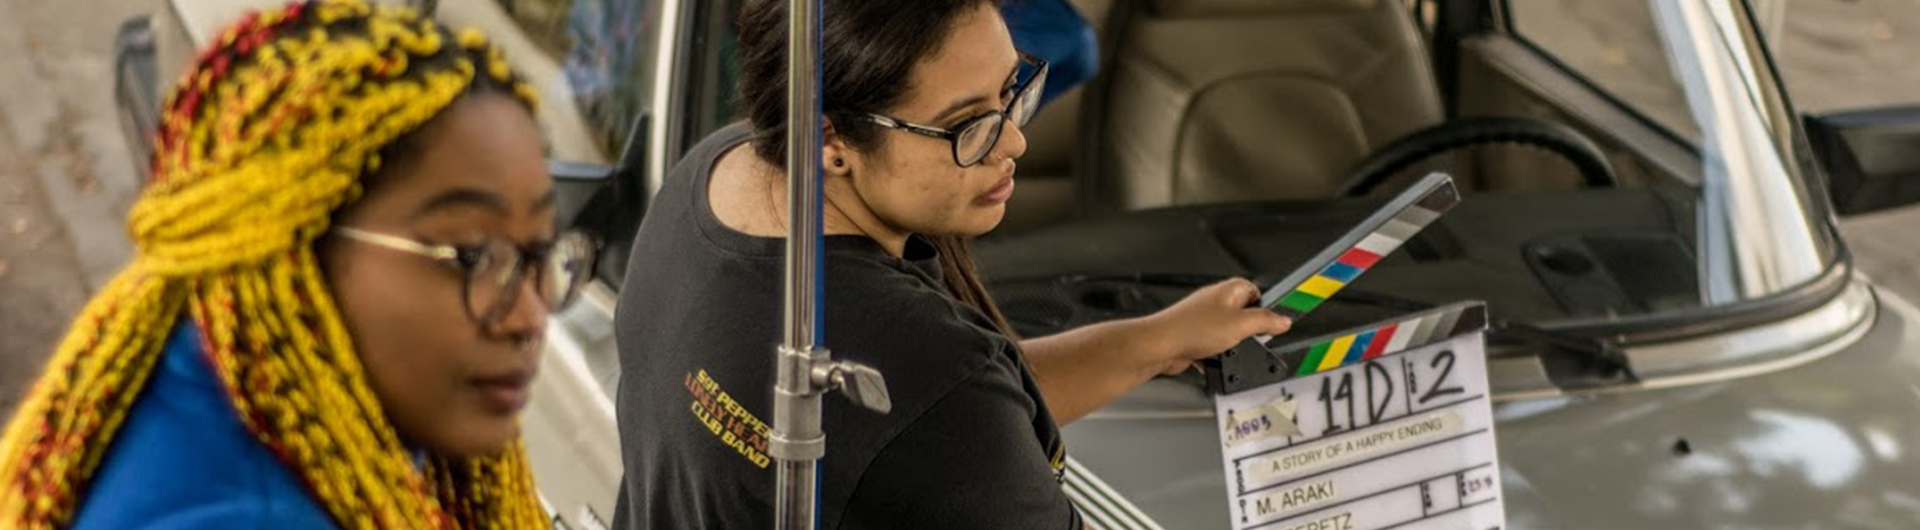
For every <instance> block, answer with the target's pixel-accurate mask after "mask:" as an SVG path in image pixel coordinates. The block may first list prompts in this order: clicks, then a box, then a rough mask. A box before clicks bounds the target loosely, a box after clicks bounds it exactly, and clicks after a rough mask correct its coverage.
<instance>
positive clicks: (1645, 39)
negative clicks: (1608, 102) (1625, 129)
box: [1508, 0, 1700, 143]
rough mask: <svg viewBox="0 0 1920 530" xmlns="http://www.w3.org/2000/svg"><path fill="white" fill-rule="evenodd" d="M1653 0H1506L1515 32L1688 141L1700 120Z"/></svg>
mask: <svg viewBox="0 0 1920 530" xmlns="http://www.w3.org/2000/svg"><path fill="white" fill-rule="evenodd" d="M1653 5H1654V4H1653V3H1652V2H1645V1H1627V2H1590V1H1589V2H1581V1H1577V0H1511V1H1509V2H1508V14H1509V16H1510V17H1511V21H1512V24H1513V28H1512V29H1513V32H1514V33H1515V34H1516V35H1519V37H1520V38H1521V39H1523V40H1525V41H1527V42H1529V43H1532V44H1533V45H1534V46H1537V47H1539V48H1540V49H1541V50H1542V51H1544V52H1546V53H1547V55H1549V56H1551V57H1552V58H1553V59H1554V60H1556V61H1558V62H1559V63H1560V64H1561V65H1562V66H1564V67H1566V68H1567V69H1569V70H1572V71H1573V72H1574V73H1575V74H1577V75H1579V76H1580V77H1581V78H1583V79H1585V80H1586V81H1587V82H1588V83H1591V84H1594V85H1595V86H1597V87H1599V88H1600V89H1601V90H1602V91H1604V92H1606V93H1607V94H1608V95H1610V96H1612V97H1614V98H1616V99H1618V100H1620V101H1621V102H1623V103H1625V104H1626V106H1627V107H1629V108H1631V109H1632V110H1633V111H1634V112H1636V113H1638V114H1640V115H1641V116H1642V117H1644V118H1646V119H1648V120H1650V121H1652V122H1653V123H1654V124H1655V125H1656V126H1658V127H1660V128H1662V129H1665V130H1666V131H1667V132H1669V133H1672V134H1674V135H1675V136H1677V137H1679V138H1682V139H1685V140H1686V141H1687V142H1690V143H1692V142H1699V141H1700V127H1699V126H1698V125H1696V124H1695V122H1694V118H1693V116H1692V114H1691V113H1690V112H1688V109H1687V100H1686V94H1685V93H1684V92H1683V91H1682V90H1681V83H1680V80H1679V79H1678V78H1677V77H1676V76H1675V72H1674V71H1673V63H1672V61H1670V60H1669V57H1668V51H1669V50H1667V49H1666V47H1665V45H1664V44H1663V41H1662V40H1661V37H1660V34H1659V27H1658V24H1660V23H1661V20H1660V19H1659V18H1657V17H1656V16H1655V11H1654V9H1653Z"/></svg>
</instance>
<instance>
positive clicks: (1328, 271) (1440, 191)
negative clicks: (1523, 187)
mask: <svg viewBox="0 0 1920 530" xmlns="http://www.w3.org/2000/svg"><path fill="white" fill-rule="evenodd" d="M1457 204H1460V191H1459V190H1458V189H1457V188H1455V187H1454V185H1453V177H1449V176H1447V175H1446V174H1445V173H1432V174H1428V175H1427V176H1425V177H1423V178H1421V179H1420V181H1419V182H1416V183H1414V185H1413V186H1412V187H1410V188H1407V189H1406V191H1402V192H1400V194H1399V195H1398V196H1395V197H1394V198H1393V200H1391V201H1388V202H1387V204H1386V205H1385V206H1382V207H1380V209H1379V210H1375V211H1374V212H1373V214H1372V215H1369V216H1367V218H1366V219H1365V220H1363V221H1361V222H1360V224H1358V225H1355V226H1354V227H1353V229H1352V230H1349V231H1347V233H1346V234H1345V235H1342V236H1340V238H1339V239H1336V240H1334V242H1333V244H1331V245H1328V246H1327V248H1326V249H1324V250H1321V251H1320V253H1319V254H1315V255H1314V256H1313V258H1312V259H1309V260H1307V262H1306V263H1305V264H1304V265H1302V266H1300V267H1299V268H1297V269H1294V271H1293V272H1292V273H1290V274H1288V275H1287V276H1286V277H1283V278H1281V279H1280V281H1279V282H1277V283H1275V284H1273V286H1272V287H1269V288H1267V290H1266V292H1265V293H1263V294H1261V295H1260V302H1259V303H1260V306H1261V307H1265V308H1267V309H1270V310H1272V311H1273V312H1275V313H1279V314H1280V315H1281V316H1285V317H1287V318H1291V319H1294V320H1296V321H1298V320H1299V319H1300V318H1301V317H1304V316H1306V315H1307V314H1308V313H1310V312H1312V311H1313V310H1314V309H1315V308H1318V307H1320V304H1322V303H1325V302H1326V301H1327V299H1328V298H1332V297H1333V296H1334V294H1335V293H1338V292H1340V289H1342V288H1344V287H1346V286H1347V284H1350V283H1353V281H1354V280H1355V279H1357V278H1359V277H1360V275H1361V274H1362V273H1365V272H1366V271H1367V269H1370V268H1372V267H1373V265H1374V264H1375V263H1379V262H1380V260H1381V259H1384V258H1385V257H1387V256H1388V255H1390V254H1392V253H1393V252H1394V251H1395V250H1398V249H1399V248H1400V245H1402V244H1404V243H1406V242H1407V240H1409V239H1412V238H1413V236H1414V234H1418V233H1420V230H1421V229H1423V228H1426V227H1427V225H1430V224H1433V221H1434V219H1438V218H1439V217H1440V215H1441V214H1444V213H1446V212H1447V211H1449V210H1452V209H1453V207H1454V205H1457ZM1276 345H1277V344H1276V342H1275V340H1274V338H1273V337H1265V336H1261V337H1254V338H1251V339H1247V340H1243V341H1240V344H1239V345H1236V346H1234V348H1233V349H1232V350H1230V351H1228V352H1226V353H1225V354H1223V355H1221V357H1220V358H1219V359H1216V360H1211V361H1209V362H1208V366H1207V368H1208V370H1207V380H1208V386H1209V387H1210V388H1211V389H1213V391H1214V392H1216V393H1217V392H1223V391H1230V389H1237V388H1246V387H1248V386H1252V385H1256V384H1260V383H1262V382H1271V381H1273V380H1276V379H1277V377H1271V376H1279V375H1282V374H1283V373H1284V375H1293V374H1294V373H1296V372H1298V370H1300V369H1301V367H1300V366H1298V365H1288V366H1284V367H1278V368H1275V367H1273V366H1271V365H1270V364H1268V363H1267V362H1266V361H1262V360H1259V359H1258V358H1259V357H1273V358H1274V360H1276V361H1278V360H1280V358H1279V357H1277V356H1275V355H1274V354H1275V353H1277V352H1275V351H1273V350H1271V349H1270V347H1271V346H1276ZM1384 346H1385V343H1384V342H1383V343H1381V344H1379V345H1374V344H1373V343H1372V342H1369V343H1367V344H1366V345H1365V346H1363V348H1362V350H1363V351H1361V352H1358V353H1360V354H1361V355H1365V351H1364V350H1365V349H1366V348H1374V349H1375V351H1374V354H1375V355H1378V354H1379V350H1378V348H1380V347H1384ZM1296 362H1297V361H1296ZM1244 363H1256V364H1258V366H1245V367H1243V366H1239V365H1241V364H1244ZM1256 368H1257V369H1256ZM1254 379H1259V380H1260V381H1255V380H1254Z"/></svg>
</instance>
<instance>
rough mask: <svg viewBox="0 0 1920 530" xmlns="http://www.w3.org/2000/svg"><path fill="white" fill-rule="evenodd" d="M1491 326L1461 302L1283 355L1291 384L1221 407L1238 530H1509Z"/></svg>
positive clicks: (1245, 393)
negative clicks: (1489, 365) (1496, 426)
mask: <svg viewBox="0 0 1920 530" xmlns="http://www.w3.org/2000/svg"><path fill="white" fill-rule="evenodd" d="M1486 325H1487V312H1486V306H1485V305H1483V304H1481V303H1479V302H1463V303H1459V304H1454V305H1450V306H1446V307H1442V308H1439V309H1435V310H1431V311H1426V312H1422V313H1416V314H1413V315H1408V316H1405V317H1402V318H1401V319H1398V320H1394V321H1388V322H1381V323H1377V324H1373V325H1368V326H1363V327H1360V328H1356V329H1353V330H1349V331H1347V332H1345V333H1341V334H1337V335H1328V336H1323V337H1318V338H1314V339H1310V340H1307V341H1301V342H1298V343H1293V344H1291V345H1286V346H1281V347H1279V348H1275V349H1274V350H1273V353H1272V354H1270V357H1271V358H1270V359H1269V360H1267V361H1266V362H1270V363H1272V365H1273V366H1277V367H1282V368H1288V370H1277V371H1274V372H1273V373H1276V374H1282V375H1283V376H1284V378H1282V379H1280V380H1279V381H1278V382H1273V383H1267V384H1263V385H1259V386H1254V387H1252V388H1248V389H1245V390H1241V391H1238V392H1233V393H1228V394H1221V395H1219V396H1217V397H1216V398H1215V401H1214V406H1215V409H1216V413H1217V417H1218V418H1219V419H1220V426H1221V432H1220V440H1221V446H1222V451H1221V461H1222V464H1223V468H1224V469H1225V471H1226V481H1227V498H1228V504H1229V506H1228V508H1229V510H1231V516H1232V519H1231V520H1232V521H1233V528H1235V529H1236V530H1243V529H1263V530H1368V529H1380V528H1409V529H1418V528H1456V529H1472V530H1483V529H1497V528H1502V527H1504V526H1505V525H1506V522H1505V511H1504V509H1503V507H1502V505H1501V502H1500V475H1499V472H1500V465H1499V458H1498V454H1497V452H1496V451H1495V448H1494V435H1493V413H1492V408H1491V406H1490V404H1489V402H1488V396H1489V394H1488V386H1487V377H1486V373H1487V371H1486V357H1485V344H1486V340H1485V335H1484V333H1485V329H1486ZM1303 374H1304V375H1303Z"/></svg>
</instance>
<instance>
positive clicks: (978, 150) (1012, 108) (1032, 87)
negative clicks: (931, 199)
mask: <svg viewBox="0 0 1920 530" xmlns="http://www.w3.org/2000/svg"><path fill="white" fill-rule="evenodd" d="M1046 85H1047V61H1046V60H1044V59H1041V58H1039V57H1034V56H1032V55H1027V54H1026V53H1025V52H1021V53H1020V70H1019V71H1018V72H1016V73H1015V76H1014V86H1013V89H1012V92H1013V99H1010V100H1008V101H1007V107H1006V108H1004V109H1000V110H996V111H993V112H988V113H986V114H981V115H979V116H975V117H973V118H972V119H969V120H967V121H965V122H962V123H960V124H959V125H957V126H954V128H953V129H952V130H948V129H942V128H939V127H933V126H928V125H920V124H917V123H909V122H907V121H906V120H902V119H899V118H895V117H892V116H887V115H884V114H868V115H867V119H868V120H869V121H872V122H874V123H877V124H880V126H882V127H887V128H890V129H899V130H902V131H907V132H910V133H914V134H918V135H922V136H931V137H934V138H940V139H943V140H946V141H948V142H952V143H953V163H955V164H960V167H968V166H972V165H974V164H978V163H980V161H981V160H982V159H985V158H986V157H987V154H988V153H991V152H993V147H994V146H995V145H998V144H999V143H1000V130H1001V129H1003V128H1004V127H1003V126H1004V125H1005V124H1006V122H1007V120H1008V119H1012V120H1013V125H1014V126H1015V127H1026V126H1027V121H1029V120H1032V119H1033V114H1034V113H1035V112H1037V111H1039V110H1040V91H1041V90H1044V89H1045V87H1046Z"/></svg>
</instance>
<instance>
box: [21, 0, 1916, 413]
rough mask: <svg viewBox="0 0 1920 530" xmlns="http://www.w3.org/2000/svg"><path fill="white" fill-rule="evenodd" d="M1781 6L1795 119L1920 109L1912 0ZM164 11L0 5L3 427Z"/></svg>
mask: <svg viewBox="0 0 1920 530" xmlns="http://www.w3.org/2000/svg"><path fill="white" fill-rule="evenodd" d="M1514 1H1515V2H1520V1H1548V2H1560V3H1563V4H1566V7H1568V8H1573V7H1575V6H1574V5H1573V4H1576V3H1578V4H1584V5H1581V6H1579V7H1581V8H1585V9H1591V5H1592V2H1593V1H1594V0H1514ZM1779 1H1785V2H1786V3H1785V4H1783V5H1784V14H1785V16H1784V17H1783V18H1782V19H1781V20H1782V21H1783V23H1782V25H1781V26H1779V27H1781V28H1782V33H1781V37H1780V39H1779V41H1778V42H1777V43H1776V44H1775V46H1774V51H1775V54H1776V56H1777V57H1779V59H1780V60H1781V63H1782V66H1783V70H1784V72H1783V75H1782V76H1783V78H1784V79H1785V81H1786V83H1787V85H1788V87H1789V91H1790V93H1791V94H1792V96H1793V98H1794V101H1795V103H1796V105H1798V107H1799V110H1801V111H1803V112H1826V111H1831V110H1839V109H1846V108H1857V107H1868V106H1878V105H1888V104H1915V103H1920V0H1779ZM1631 3H1632V2H1621V3H1620V4H1618V5H1623V6H1627V5H1630V4H1631ZM160 5H161V2H160V0H60V1H57V2H27V1H14V0H7V1H3V2H0V50H8V52H7V53H0V94H5V95H6V97H4V98H0V418H5V417H6V416H8V415H10V413H11V411H12V409H13V407H14V406H15V403H16V401H17V400H18V398H19V396H20V395H21V394H22V393H23V392H24V391H25V389H26V385H27V384H30V382H31V381H32V379H33V378H34V377H35V376H37V374H38V373H39V371H40V366H41V364H42V363H44V360H45V357H46V355H47V354H48V353H49V352H51V351H52V349H53V347H54V345H55V344H54V343H55V341H57V340H58V339H59V337H60V335H61V334H62V333H63V332H64V331H65V329H66V327H67V325H68V323H69V322H70V320H71V319H72V318H73V316H74V314H75V313H77V312H78V311H79V309H80V307H81V305H82V304H83V303H85V301H86V299H87V297H88V296H89V295H90V294H91V293H93V292H94V291H95V290H97V289H98V288H99V287H100V286H101V285H103V284H104V283H105V282H106V281H107V280H108V279H109V278H111V276H112V274H113V273H114V272H115V271H116V270H118V269H119V268H120V267H121V266H122V265H124V264H125V263H126V260H127V259H128V256H130V248H129V246H130V244H129V243H128V241H127V238H126V235H125V234H126V231H125V229H124V227H123V226H122V219H123V218H124V215H125V212H126V208H127V205H129V204H130V203H131V202H132V199H133V197H134V195H135V193H136V192H137V189H138V183H137V182H135V180H134V175H135V172H134V167H135V166H134V161H133V160H131V159H130V157H129V155H128V149H127V146H126V145H125V139H124V136H123V134H122V132H121V130H120V125H119V121H118V117H117V115H116V114H115V109H114V102H113V97H112V89H113V76H112V41H113V36H114V30H115V29H116V28H117V27H118V25H119V24H120V22H121V21H123V20H125V19H126V18H128V17H130V16H133V15H135V14H139V13H142V12H145V11H149V10H151V9H155V8H157V7H159V6H160ZM1639 9H1645V8H1644V6H1641V7H1639ZM1603 51H1604V50H1603ZM1913 226H1920V208H1907V209H1904V210H1899V211H1894V212H1887V213H1882V214H1875V215H1871V216H1866V217H1861V218H1855V219H1848V220H1844V221H1842V223H1841V231H1842V233H1844V234H1845V235H1846V237H1847V238H1848V240H1849V242H1850V244H1851V245H1852V248H1853V249H1854V251H1855V255H1856V257H1857V259H1858V261H1857V264H1858V265H1859V267H1860V269H1861V270H1863V271H1865V272H1866V273H1867V274H1868V275H1869V276H1871V277H1873V278H1874V279H1875V280H1877V281H1879V282H1880V283H1881V284H1883V285H1886V286H1888V287H1889V288H1891V289H1893V290H1895V291H1898V292H1901V293H1904V294H1906V295H1907V297H1908V298H1909V299H1914V300H1920V245H1916V244H1915V243H1916V242H1920V241H1916V238H1915V237H1914V236H1913V235H1912V234H1911V230H1912V229H1911V227H1913Z"/></svg>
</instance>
